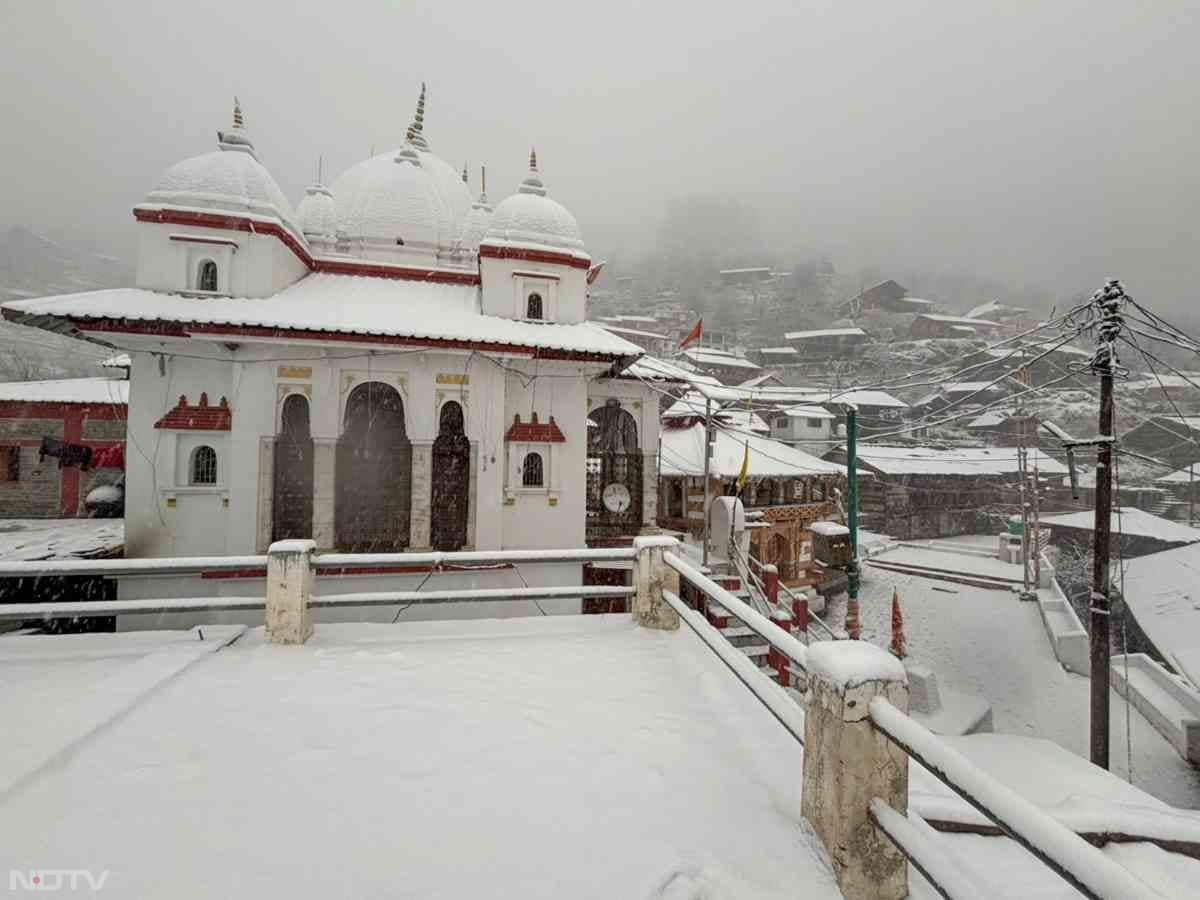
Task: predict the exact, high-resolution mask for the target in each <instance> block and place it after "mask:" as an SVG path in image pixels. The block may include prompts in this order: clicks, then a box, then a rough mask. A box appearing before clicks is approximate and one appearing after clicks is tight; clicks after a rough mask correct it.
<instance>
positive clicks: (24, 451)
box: [0, 420, 62, 519]
mask: <svg viewBox="0 0 1200 900" xmlns="http://www.w3.org/2000/svg"><path fill="white" fill-rule="evenodd" d="M2 421H3V420H0V422H2ZM58 427H59V431H60V432H61V431H62V422H59V423H58ZM61 480H62V476H61V473H60V471H59V468H58V460H56V459H47V460H46V461H45V462H38V448H37V447H22V448H21V473H20V480H19V481H16V482H10V481H3V482H0V517H3V518H6V519H50V518H55V517H57V516H58V514H59V511H58V495H59V485H60V483H61Z"/></svg>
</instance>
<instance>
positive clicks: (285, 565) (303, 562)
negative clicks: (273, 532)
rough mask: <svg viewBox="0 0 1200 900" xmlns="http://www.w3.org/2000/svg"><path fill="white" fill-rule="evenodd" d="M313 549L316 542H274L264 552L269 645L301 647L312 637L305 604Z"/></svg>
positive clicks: (310, 586) (313, 573)
mask: <svg viewBox="0 0 1200 900" xmlns="http://www.w3.org/2000/svg"><path fill="white" fill-rule="evenodd" d="M316 548H317V544H316V541H307V540H299V541H276V542H275V543H274V544H272V545H271V547H270V549H269V550H268V551H267V640H268V641H270V642H271V643H272V644H303V643H304V642H305V641H307V640H308V639H309V637H310V636H311V635H312V632H313V626H312V613H311V611H310V610H309V608H308V601H309V599H310V598H311V597H312V590H313V581H314V580H315V577H316V567H315V565H314V564H313V551H315V550H316Z"/></svg>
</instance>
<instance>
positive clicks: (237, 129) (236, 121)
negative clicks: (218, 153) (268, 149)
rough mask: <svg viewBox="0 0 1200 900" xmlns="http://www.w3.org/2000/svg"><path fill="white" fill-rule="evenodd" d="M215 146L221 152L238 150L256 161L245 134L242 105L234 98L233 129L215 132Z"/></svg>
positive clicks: (252, 146)
mask: <svg viewBox="0 0 1200 900" xmlns="http://www.w3.org/2000/svg"><path fill="white" fill-rule="evenodd" d="M217 146H218V147H219V148H220V149H222V150H240V151H241V152H243V153H249V154H250V155H251V156H253V157H254V158H255V159H258V156H257V155H256V154H255V152H254V142H253V141H251V140H250V135H248V134H247V133H246V121H245V119H243V118H242V103H241V101H240V100H238V98H237V97H236V96H235V97H234V98H233V127H232V128H231V129H229V131H218V132H217Z"/></svg>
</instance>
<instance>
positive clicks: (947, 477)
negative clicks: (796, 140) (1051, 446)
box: [825, 444, 1067, 540]
mask: <svg viewBox="0 0 1200 900" xmlns="http://www.w3.org/2000/svg"><path fill="white" fill-rule="evenodd" d="M825 459H828V460H831V461H834V462H838V463H842V464H844V463H845V461H846V451H845V448H844V447H839V448H836V449H834V450H831V451H830V452H828V453H826V454H825ZM1029 459H1030V463H1029V464H1030V466H1031V467H1032V466H1033V464H1034V461H1036V463H1037V465H1038V471H1039V474H1040V475H1041V476H1042V477H1044V478H1049V477H1052V476H1059V475H1064V474H1066V472H1067V467H1066V466H1065V465H1063V464H1062V463H1060V462H1058V460H1056V459H1054V458H1052V457H1050V456H1047V455H1046V454H1045V453H1044V452H1043V451H1040V450H1031V451H1030V452H1029ZM857 468H858V470H859V471H860V472H866V473H869V474H871V475H873V476H874V478H870V479H863V480H862V481H861V482H860V484H859V521H860V522H861V524H862V525H863V527H864V528H867V529H870V530H872V531H878V532H881V533H883V534H888V535H891V536H893V537H896V538H900V539H903V540H911V539H916V538H935V537H947V536H950V535H956V534H976V533H979V532H987V531H993V530H996V529H997V528H998V527H999V522H1000V520H1002V519H1004V518H1006V517H1007V516H1008V515H1009V514H1010V513H1011V512H1012V511H1013V510H1014V509H1016V508H1017V507H1018V483H1019V472H1020V468H1019V466H1018V463H1017V451H1016V449H1015V448H1006V447H963V448H955V449H947V450H941V449H935V448H932V447H920V446H912V447H905V446H880V445H878V444H859V445H858V455H857Z"/></svg>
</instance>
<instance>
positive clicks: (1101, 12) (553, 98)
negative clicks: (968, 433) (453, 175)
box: [0, 0, 1200, 310]
mask: <svg viewBox="0 0 1200 900" xmlns="http://www.w3.org/2000/svg"><path fill="white" fill-rule="evenodd" d="M1189 7H1190V8H1189ZM1197 25H1198V22H1197V13H1196V4H1195V3H1185V2H1176V0H1147V2H1145V3H1137V4H1135V3H1129V2H1124V0H1120V2H1118V0H1092V2H1078V0H1042V2H1026V0H1009V2H1003V3H1001V2H994V3H988V4H984V3H980V2H972V0H924V2H920V0H906V2H895V0H890V2H858V3H847V2H844V0H843V2H838V3H832V2H830V3H812V2H809V3H788V2H780V3H769V2H758V0H741V2H737V3H721V4H717V3H703V2H701V3H697V2H695V0H691V2H678V0H672V2H669V3H665V2H664V3H650V2H641V3H638V2H623V0H604V2H598V3H593V4H586V5H585V4H583V3H571V2H563V0H556V2H545V3H527V2H522V0H507V2H503V3H453V2H440V3H432V4H415V5H410V4H402V3H386V2H377V3H366V2H355V0H344V2H337V3H332V2H330V3H319V4H296V3H294V2H287V3H283V2H279V3H274V2H272V3H266V2H261V3H260V2H251V0H227V2H222V3H208V2H200V0H190V2H188V3H179V2H171V0H154V2H143V0H120V2H112V3H96V2H77V3H57V2H50V0H39V2H36V3H17V2H9V3H5V4H4V8H3V9H2V10H0V35H3V44H2V52H0V114H2V116H3V118H2V123H3V124H2V125H0V129H2V130H3V132H4V133H5V140H3V141H0V178H2V179H3V180H2V183H3V185H4V191H3V200H2V201H0V224H3V225H9V224H15V223H21V224H29V225H32V226H34V227H40V228H46V227H54V226H64V225H76V226H79V227H80V228H81V229H82V230H85V231H92V230H95V231H102V232H106V233H108V234H111V236H112V238H111V239H112V241H113V242H114V244H116V245H119V246H122V247H124V248H125V251H126V253H128V254H131V253H132V235H133V219H132V216H131V214H130V208H131V207H132V206H133V205H134V204H135V203H137V202H139V201H140V200H141V199H142V198H143V196H144V195H145V193H146V192H147V191H149V190H150V189H151V188H152V187H153V185H154V182H155V180H156V178H157V177H158V175H159V174H160V173H161V172H162V170H164V169H165V168H166V167H167V166H169V165H170V164H172V163H174V162H176V161H178V160H180V159H183V158H185V157H187V156H192V155H196V154H199V153H203V152H207V151H209V150H211V149H214V148H215V131H216V130H217V129H218V128H224V127H227V126H228V124H229V120H230V110H231V105H232V100H231V98H232V96H233V95H234V94H235V93H236V94H237V95H238V96H239V97H240V98H241V101H242V105H243V108H244V110H245V114H246V122H247V128H248V130H249V131H250V133H251V135H252V137H253V139H254V141H255V144H256V147H257V149H258V151H259V155H260V157H261V158H262V159H263V161H264V163H265V164H266V165H267V167H268V168H269V169H270V170H271V172H272V174H273V175H274V176H275V178H276V179H277V180H278V182H279V184H280V186H281V187H282V188H283V190H284V192H285V193H286V194H287V195H288V197H289V198H290V199H291V200H292V202H293V203H294V204H295V203H298V202H299V198H300V197H301V195H302V193H303V188H304V186H305V184H306V183H308V182H309V181H310V180H312V178H313V174H314V171H315V166H316V159H317V157H318V155H319V154H323V155H324V157H325V173H326V181H327V182H329V181H332V180H333V178H334V177H335V176H336V175H337V174H338V173H339V172H341V171H342V170H344V169H345V168H346V167H348V166H349V165H351V164H353V163H354V162H356V161H358V160H360V159H363V158H365V157H366V156H367V155H368V153H369V152H370V150H371V148H372V147H374V148H376V150H377V152H381V151H383V150H385V149H389V148H392V147H395V146H397V145H398V144H399V143H400V142H401V141H402V138H403V134H404V129H405V127H406V125H407V124H408V122H409V120H410V119H411V117H412V110H413V105H414V101H415V98H416V94H417V91H418V87H419V82H420V81H421V80H425V81H427V82H428V83H429V92H430V96H429V105H428V110H427V115H426V134H427V136H428V138H429V141H430V143H431V146H432V149H433V151H434V152H435V153H437V154H438V155H440V156H442V157H443V158H445V159H446V160H447V161H448V162H450V163H451V164H452V165H455V166H461V165H462V164H463V163H464V162H467V163H469V164H470V166H471V167H472V187H473V189H475V190H478V174H477V171H478V170H477V167H478V165H479V164H480V163H486V164H487V166H488V173H489V179H488V180H489V195H490V197H491V199H492V200H493V202H495V201H497V200H499V199H502V198H503V197H504V196H506V195H507V194H509V193H511V192H512V191H513V190H514V189H515V187H516V184H517V182H518V181H519V179H520V178H521V176H522V174H523V170H524V165H525V160H526V158H527V155H528V150H529V146H530V144H535V145H536V146H537V149H538V154H539V158H540V161H541V163H542V172H543V176H544V178H545V181H546V185H547V187H548V189H549V192H550V194H551V196H553V197H555V198H556V199H558V200H559V201H561V202H562V203H564V204H566V205H567V207H568V208H569V209H571V210H572V212H574V213H575V215H576V216H577V217H578V219H579V221H580V224H581V226H582V228H583V230H584V238H585V241H586V242H587V244H588V246H589V249H590V250H591V251H592V252H593V253H594V254H596V255H602V254H604V253H607V252H612V251H617V252H619V253H620V254H622V255H624V256H627V255H629V254H635V253H637V252H638V251H639V250H640V249H643V248H645V246H646V244H647V242H648V241H651V240H653V238H654V236H655V234H656V228H657V224H658V221H659V219H660V218H661V215H662V212H663V208H664V204H665V202H666V200H667V198H669V197H672V196H683V195H687V194H693V193H719V194H730V195H734V196H739V197H742V198H744V199H746V200H747V201H748V202H751V203H752V204H754V205H755V206H757V207H758V208H759V209H760V210H761V212H762V220H763V223H764V230H765V231H766V232H767V233H768V235H769V236H770V237H771V238H772V239H774V240H775V242H776V243H777V244H778V246H779V248H780V249H783V250H786V251H788V252H792V251H793V250H794V251H795V252H796V253H797V254H801V253H807V252H826V253H829V254H830V255H831V256H832V258H833V260H834V262H835V264H837V265H838V267H839V268H840V269H843V270H847V271H848V270H850V269H851V268H852V267H853V266H854V265H865V264H877V265H880V266H884V267H887V266H895V267H896V268H897V271H905V270H907V269H909V268H911V267H914V266H916V267H927V268H930V269H936V270H950V271H964V272H970V273H974V274H978V275H980V276H984V277H999V278H1002V279H1005V280H1009V281H1012V282H1015V283H1017V284H1036V285H1039V286H1043V287H1048V288H1050V289H1052V290H1054V291H1055V292H1056V294H1059V295H1067V294H1072V293H1076V292H1078V291H1081V290H1089V291H1090V290H1091V289H1093V288H1095V287H1097V286H1098V285H1099V283H1100V280H1101V279H1102V278H1103V277H1104V276H1106V275H1108V274H1116V275H1119V276H1121V277H1122V278H1123V279H1124V280H1125V282H1126V284H1127V286H1128V287H1129V289H1130V290H1131V291H1132V292H1133V293H1134V294H1135V295H1137V296H1139V297H1141V298H1142V299H1144V300H1147V301H1149V302H1151V303H1153V304H1155V305H1156V306H1158V307H1161V308H1162V309H1164V310H1165V309H1171V308H1176V309H1178V308H1179V307H1181V306H1183V305H1184V304H1185V303H1187V304H1189V305H1190V304H1191V303H1192V301H1193V298H1194V297H1195V295H1196V292H1195V290H1194V289H1193V285H1194V284H1196V283H1197V281H1198V280H1200V279H1198V276H1200V253H1198V252H1197V251H1198V250H1200V247H1198V246H1197V244H1198V242H1197V224H1196V222H1197V209H1198V206H1200V203H1198V201H1200V175H1198V174H1197V173H1198V167H1200V153H1198V152H1197V151H1198V150H1200V138H1198V137H1197V108H1198V104H1197V101H1198V99H1200V96H1198V95H1200V77H1198V76H1200V63H1198V62H1197V59H1198V57H1200V54H1198V53H1197V50H1196V46H1197V38H1200V29H1198V28H1197ZM747 263H748V264H752V263H753V261H752V260H747Z"/></svg>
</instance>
